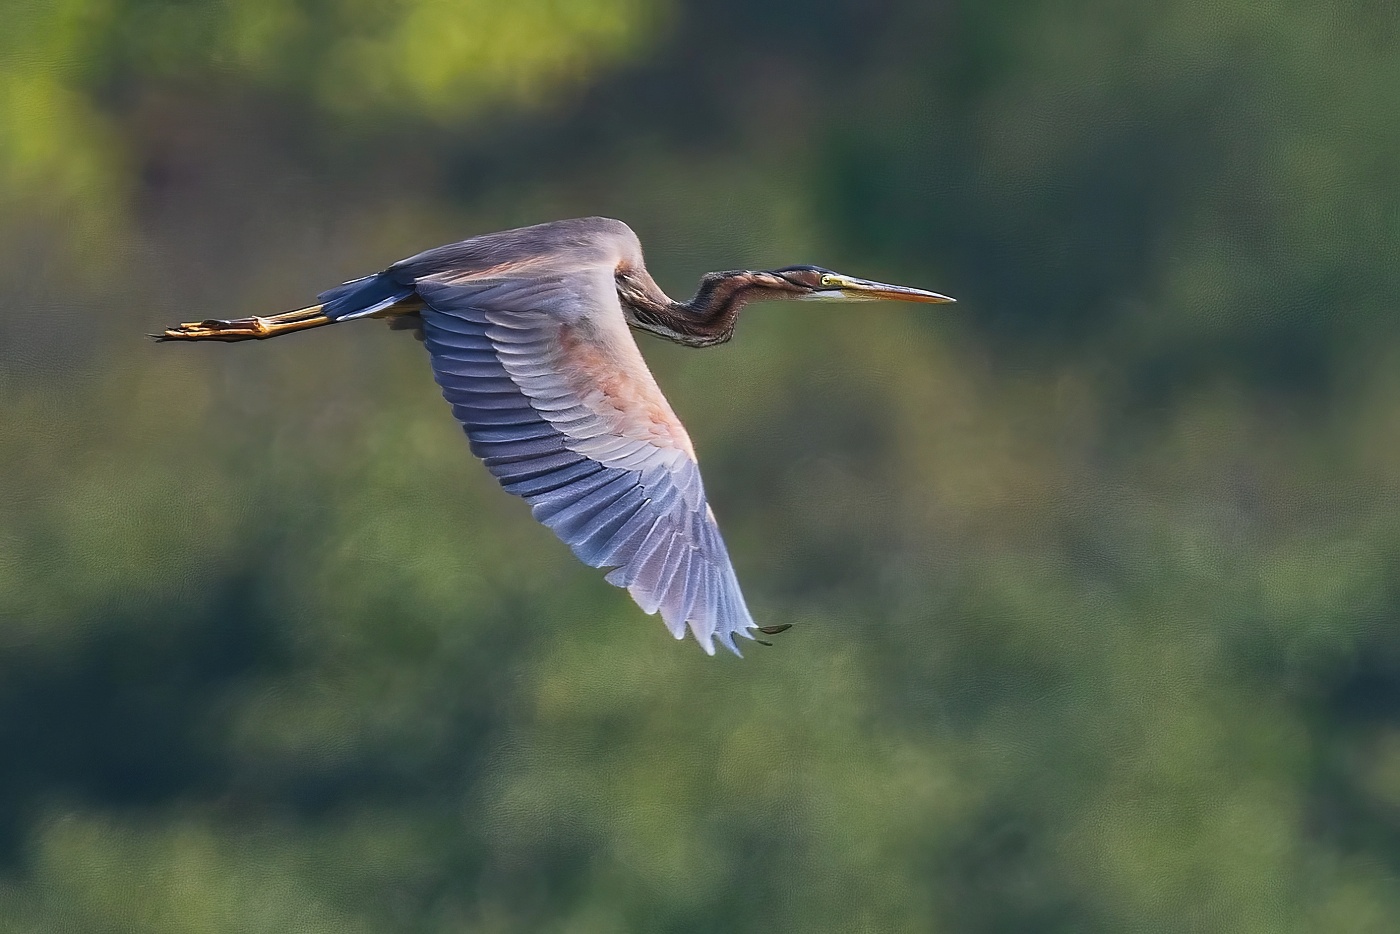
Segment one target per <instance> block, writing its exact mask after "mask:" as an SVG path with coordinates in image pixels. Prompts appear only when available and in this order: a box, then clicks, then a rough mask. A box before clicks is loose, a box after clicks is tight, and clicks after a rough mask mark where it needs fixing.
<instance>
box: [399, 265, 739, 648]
mask: <svg viewBox="0 0 1400 934" xmlns="http://www.w3.org/2000/svg"><path fill="white" fill-rule="evenodd" d="M416 288H417V292H418V295H419V297H420V299H421V300H422V302H423V304H424V306H425V307H424V308H423V310H422V311H421V312H420V314H421V316H422V319H423V336H424V344H425V346H426V347H427V348H428V352H429V354H430V355H431V358H432V366H433V375H434V377H435V378H436V379H437V382H438V385H440V386H441V387H442V393H443V395H444V396H445V397H446V398H447V401H448V402H450V403H451V404H452V411H453V413H454V414H455V415H456V416H457V420H458V421H460V422H461V423H462V426H463V427H464V428H465V429H466V432H467V437H468V438H469V439H470V441H471V448H472V451H473V452H475V453H476V454H477V456H479V457H481V458H482V460H484V461H485V462H486V466H487V468H488V469H489V470H490V471H491V473H492V474H494V475H495V477H496V478H497V479H498V480H499V481H500V482H501V485H502V486H504V487H505V488H506V489H507V490H508V491H510V492H511V493H514V494H516V495H517V496H521V497H523V498H524V499H525V501H526V502H528V503H529V504H530V507H531V510H532V511H533V513H534V515H535V518H536V519H538V520H539V521H540V522H542V523H544V524H545V525H546V526H548V527H549V528H551V529H553V530H554V532H555V534H556V535H558V536H559V537H560V538H561V539H562V540H563V541H564V542H566V543H567V544H568V545H569V547H570V548H572V549H573V552H574V554H575V555H577V556H578V557H579V559H580V560H582V561H583V562H584V563H585V564H588V565H590V566H592V567H608V568H613V569H614V570H612V571H611V572H609V574H608V575H607V580H608V582H609V583H612V584H615V585H617V586H619V587H625V588H627V590H628V591H629V592H630V593H631V594H632V597H633V599H635V600H636V601H637V604H638V605H639V606H641V608H642V609H643V610H645V611H646V612H647V613H655V612H657V611H658V610H660V612H661V616H662V618H663V619H664V620H665V621H666V625H667V627H668V628H669V629H670V630H671V633H672V634H673V635H674V636H675V637H676V638H677V639H682V638H684V637H685V632H686V627H687V626H689V629H690V631H691V632H692V633H694V635H695V639H696V641H698V642H699V643H700V645H701V647H702V648H704V649H705V651H706V652H708V653H710V654H714V641H713V640H714V639H716V638H718V639H719V640H720V641H721V642H722V643H724V645H725V646H726V647H728V648H729V649H730V650H731V651H733V652H735V653H736V654H738V649H737V648H736V646H735V644H734V636H735V635H736V634H737V635H742V636H747V637H749V638H752V637H753V636H752V634H751V632H750V630H751V629H753V628H754V622H753V618H752V617H751V616H750V615H749V611H748V607H747V606H746V605H745V603H744V598H743V595H742V594H741V593H740V591H739V583H738V581H737V580H736V579H735V576H734V568H733V566H732V565H731V564H730V561H729V554H728V552H727V551H726V550H725V547H724V541H723V540H722V539H721V538H720V534H719V528H718V527H717V526H716V524H715V517H714V513H713V512H712V511H711V510H710V507H709V504H708V503H707V502H706V499H705V491H704V488H703V486H702V485H701V482H700V470H699V467H698V466H697V465H696V462H695V452H694V450H693V448H692V447H691V445H690V439H689V437H688V436H687V435H686V432H685V429H684V427H682V426H681V424H680V421H679V420H678V419H677V418H676V416H675V414H674V413H673V412H672V411H671V407H670V405H669V404H668V403H667V402H666V399H665V397H664V396H663V395H662V394H661V390H660V389H659V388H658V387H657V385H656V382H655V380H654V379H653V378H652V376H651V373H650V371H649V370H647V368H646V364H645V362H644V361H643V360H642V356H641V353H640V352H639V351H638V350H637V346H636V343H635V341H633V339H632V335H631V333H630V332H629V331H628V329H627V325H626V322H625V320H624V318H623V316H622V309H621V307H620V306H619V305H618V301H617V293H616V288H615V285H614V283H613V280H612V276H611V273H610V272H605V271H604V270H602V269H598V270H583V271H578V272H564V273H553V272H549V273H543V272H542V273H538V274H536V275H532V276H528V277H521V278H508V277H501V278H475V279H462V278H455V279H448V277H446V276H442V277H441V278H438V277H433V278H428V279H419V280H418V281H417V283H416Z"/></svg>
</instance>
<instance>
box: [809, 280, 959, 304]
mask: <svg viewBox="0 0 1400 934" xmlns="http://www.w3.org/2000/svg"><path fill="white" fill-rule="evenodd" d="M822 285H823V286H825V287H826V288H829V289H832V290H833V291H836V292H840V293H841V297H842V298H845V299H848V300H849V299H855V300H856V301H861V300H864V301H875V300H880V299H884V300H886V301H895V302H927V303H929V304H945V303H948V302H955V301H957V299H956V298H950V297H949V296H947V295H940V294H939V293H937V292H929V291H927V290H925V289H914V288H910V287H909V286H907V285H890V284H889V283H888V282H872V281H870V280H869V279H857V278H855V277H854V276H837V275H827V276H823V277H822Z"/></svg>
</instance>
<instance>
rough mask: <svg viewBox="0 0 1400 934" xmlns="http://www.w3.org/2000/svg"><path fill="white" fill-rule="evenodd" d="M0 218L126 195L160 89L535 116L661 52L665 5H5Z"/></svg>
mask: <svg viewBox="0 0 1400 934" xmlns="http://www.w3.org/2000/svg"><path fill="white" fill-rule="evenodd" d="M0 12H2V13H3V14H4V16H5V29H4V31H3V36H0V88H2V89H3V92H4V93H3V95H0V193H3V195H6V196H8V197H6V198H5V199H4V200H0V206H3V205H6V204H8V203H9V202H10V199H11V198H14V197H15V196H26V195H29V196H32V195H36V194H37V195H39V196H40V197H45V198H49V199H55V200H58V201H60V202H61V203H62V204H63V209H64V210H67V211H83V212H88V213H93V212H94V209H102V208H106V207H109V206H110V202H111V201H112V200H113V199H119V198H120V197H121V196H122V195H123V194H124V193H125V192H126V191H127V190H128V187H129V184H130V182H131V179H130V178H129V171H130V169H131V167H132V161H133V155H134V154H133V153H132V152H131V151H130V149H129V148H128V147H125V146H123V145H122V144H123V143H124V142H125V141H126V140H125V139H124V134H122V133H121V132H120V131H119V129H118V128H116V127H114V126H113V122H114V119H113V118H114V117H115V116H117V114H116V113H114V112H113V111H116V112H118V113H119V112H120V111H121V110H123V109H125V108H127V107H130V106H131V105H132V103H133V102H134V101H139V99H140V97H141V96H142V95H143V94H146V93H148V92H149V91H150V90H151V89H153V88H160V87H163V86H168V85H175V86H181V85H183V86H185V87H188V86H189V85H191V84H193V85H196V86H200V87H201V88H202V89H203V90H204V91H205V92H206V93H211V94H217V93H219V92H220V91H228V92H230V93H233V94H254V95H259V96H263V97H264V98H265V97H266V96H276V97H281V98H283V99H287V100H291V101H296V102H298V103H301V104H304V105H307V106H311V107H320V108H326V109H328V110H329V111H330V112H332V113H333V114H335V115H337V116H340V117H347V116H352V115H353V116H358V117H360V118H362V119H365V120H369V121H376V122H389V123H393V124H398V123H399V122H400V121H401V120H405V119H407V120H410V121H412V120H422V119H436V120H439V121H444V122H452V121H459V120H461V119H463V118H467V117H470V116H472V115H474V114H478V113H480V112H481V111H483V110H485V109H488V108H490V107H492V106H512V107H531V106H537V105H538V104H539V103H540V102H542V101H544V100H547V99H549V98H550V97H553V96H557V95H558V94H560V93H562V92H564V91H566V90H567V88H568V87H569V86H570V85H571V84H574V83H576V82H577V81H579V80H580V79H582V78H585V77H586V76H587V75H588V74H589V72H591V71H592V70H593V69H594V68H595V67H596V66H598V65H599V64H610V63H613V62H615V61H617V60H618V59H619V58H623V57H625V56H627V55H628V53H630V52H632V51H634V50H635V49H636V48H637V46H639V45H641V44H642V43H643V42H644V41H645V40H646V39H649V38H651V37H652V35H653V33H654V32H655V27H656V25H657V23H658V22H659V21H660V20H661V18H662V17H663V16H664V13H665V8H664V2H663V3H657V2H653V0H570V2H567V3H560V2H555V0H511V2H509V3H504V2H498V0H392V2H388V3H366V2H359V0H330V2H323V0H215V2H211V3H191V2H170V0H54V2H49V0H6V3H5V5H4V7H3V8H2V9H0Z"/></svg>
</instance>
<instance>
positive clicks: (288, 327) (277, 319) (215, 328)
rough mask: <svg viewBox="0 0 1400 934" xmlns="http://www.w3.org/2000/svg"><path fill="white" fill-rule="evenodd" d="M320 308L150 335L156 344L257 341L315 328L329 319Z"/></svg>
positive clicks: (217, 321) (187, 326)
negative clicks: (158, 342) (164, 342)
mask: <svg viewBox="0 0 1400 934" xmlns="http://www.w3.org/2000/svg"><path fill="white" fill-rule="evenodd" d="M320 310H321V306H320V305H313V306H312V307H310V308H299V309H297V310H296V311H289V312H286V313H285V314H280V315H270V316H267V317H260V316H257V315H254V316H253V317H251V318H231V319H229V320H224V319H222V318H210V319H208V320H206V321H197V322H190V323H186V324H177V325H175V326H174V327H170V328H166V330H165V331H164V333H161V334H152V335H151V337H152V338H154V339H155V340H158V341H260V340H265V339H267V338H269V337H276V336H277V335H279V334H286V333H287V332H289V331H301V330H304V329H306V328H318V327H320V326H321V325H323V324H331V323H332V320H331V319H330V318H327V317H326V316H325V315H322V314H320V313H319V312H320Z"/></svg>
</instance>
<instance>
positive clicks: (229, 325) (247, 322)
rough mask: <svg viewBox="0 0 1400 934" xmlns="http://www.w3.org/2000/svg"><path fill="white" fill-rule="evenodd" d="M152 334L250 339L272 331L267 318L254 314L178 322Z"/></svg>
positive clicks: (182, 338)
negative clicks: (227, 318) (248, 316)
mask: <svg viewBox="0 0 1400 934" xmlns="http://www.w3.org/2000/svg"><path fill="white" fill-rule="evenodd" d="M151 336H152V337H153V338H155V339H156V340H158V341H249V340H261V339H262V338H264V337H270V336H271V333H270V329H269V328H268V324H267V321H266V319H264V318H259V317H256V316H254V317H252V318H234V319H232V320H228V321H225V320H221V319H218V318H210V319H209V320H207V321H196V322H188V323H185V324H177V325H175V326H174V327H169V328H166V329H165V332H164V333H162V334H152V335H151Z"/></svg>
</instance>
